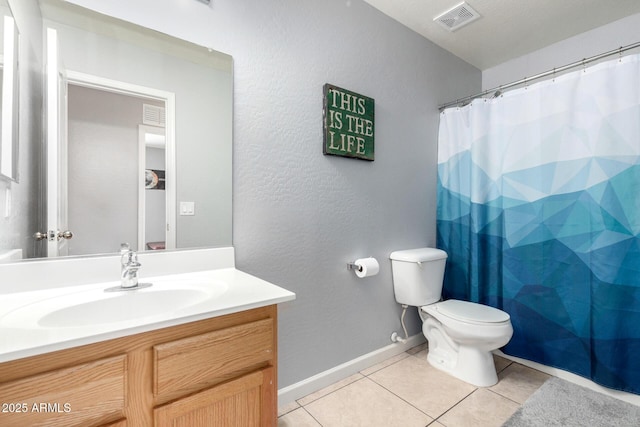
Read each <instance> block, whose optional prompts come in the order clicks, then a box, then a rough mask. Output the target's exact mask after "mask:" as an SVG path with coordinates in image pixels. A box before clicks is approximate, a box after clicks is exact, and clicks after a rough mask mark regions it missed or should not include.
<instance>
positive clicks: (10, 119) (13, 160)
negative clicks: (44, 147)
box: [0, 0, 20, 181]
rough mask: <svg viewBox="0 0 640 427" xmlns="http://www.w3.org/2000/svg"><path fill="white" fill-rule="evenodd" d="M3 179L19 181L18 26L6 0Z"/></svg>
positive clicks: (0, 71)
mask: <svg viewBox="0 0 640 427" xmlns="http://www.w3.org/2000/svg"><path fill="white" fill-rule="evenodd" d="M0 12H1V13H2V17H0V25H1V26H2V27H1V28H0V34H1V35H2V40H1V42H0V48H1V49H2V52H0V78H1V80H2V83H1V84H0V88H1V90H2V93H1V96H0V97H1V101H0V106H1V108H2V111H1V113H0V177H2V178H4V179H8V180H11V181H18V115H19V114H18V111H19V99H20V98H19V81H18V48H19V42H18V41H19V40H18V39H19V33H18V26H17V25H16V23H15V20H14V19H13V15H12V14H11V9H10V8H9V5H8V4H7V2H6V1H5V0H0Z"/></svg>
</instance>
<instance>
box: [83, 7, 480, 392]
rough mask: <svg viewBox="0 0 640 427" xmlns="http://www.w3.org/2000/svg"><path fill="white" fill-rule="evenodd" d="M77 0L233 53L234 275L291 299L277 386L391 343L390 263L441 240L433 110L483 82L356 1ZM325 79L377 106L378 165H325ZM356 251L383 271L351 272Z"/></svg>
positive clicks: (284, 311) (284, 309) (395, 309)
mask: <svg viewBox="0 0 640 427" xmlns="http://www.w3.org/2000/svg"><path fill="white" fill-rule="evenodd" d="M73 2H74V3H78V4H81V5H86V6H90V7H91V8H93V9H95V10H98V11H103V12H106V13H108V14H110V15H113V16H116V17H120V18H123V19H127V20H130V21H133V22H136V23H138V24H141V25H145V26H148V27H151V28H154V29H158V30H160V31H163V32H166V33H169V34H171V35H174V36H177V37H181V38H185V39H188V40H190V41H193V42H195V43H199V44H202V45H205V46H210V47H212V48H214V49H217V50H220V51H223V52H226V53H229V54H231V55H232V56H233V58H234V152H233V162H234V164H233V179H234V183H233V203H234V205H233V242H234V246H235V248H236V265H237V267H238V268H239V269H241V270H244V271H247V272H249V273H252V274H255V275H257V276H259V277H261V278H263V279H266V280H269V281H271V282H273V283H275V284H278V285H280V286H283V287H285V288H287V289H290V290H291V291H293V292H295V293H296V294H297V299H296V300H295V301H294V302H292V303H287V304H283V305H282V306H280V311H279V315H280V317H279V349H278V352H279V362H280V365H279V384H278V386H279V387H281V388H282V387H285V386H288V385H291V384H293V383H296V382H298V381H301V380H303V379H305V378H308V377H310V376H312V375H314V374H317V373H319V372H322V371H325V370H327V369H329V368H332V367H334V366H336V365H339V364H341V363H344V362H346V361H349V360H352V359H354V358H356V357H358V356H361V355H363V354H366V353H368V352H371V351H373V350H376V349H379V348H381V347H384V346H386V345H388V344H390V340H389V337H390V335H391V332H393V331H394V330H400V312H401V308H400V306H399V305H397V304H396V303H395V300H394V296H393V288H392V281H391V264H390V262H389V260H388V255H389V253H390V252H392V251H393V250H396V249H406V248H413V247H420V246H426V245H434V244H435V221H436V218H435V217H436V149H437V129H438V109H437V106H438V104H441V103H444V102H446V101H449V100H451V99H455V98H456V97H460V96H463V95H466V94H468V93H473V92H476V91H479V90H480V83H481V80H480V79H481V75H480V71H479V70H477V69H475V68H474V67H472V66H470V65H469V64H467V63H465V62H463V61H461V60H460V59H459V58H456V57H454V56H453V55H451V54H449V53H447V52H446V51H444V50H442V49H440V48H438V47H437V46H435V45H434V44H432V43H430V42H428V41H427V40H425V39H424V38H422V37H421V36H419V35H417V34H416V33H414V32H412V31H410V30H408V29H407V28H405V27H403V26H401V25H400V24H398V23H397V22H396V21H394V20H393V19H391V18H388V17H386V16H384V15H382V14H381V13H380V12H379V11H377V10H376V9H374V8H372V7H370V6H369V5H368V4H366V3H364V2H362V1H361V0H350V1H344V0H322V1H320V0H279V1H275V0H270V1H266V0H263V1H246V0H241V1H217V0H213V1H212V4H211V6H206V5H204V4H202V3H200V2H197V1H193V0H191V1H186V0H183V1H174V0H171V1H169V0H164V1H157V0H138V1H136V2H131V1H128V0H112V1H109V2H105V1H102V0H73ZM325 83H331V84H335V85H337V86H340V87H343V88H345V89H348V90H351V91H354V92H357V93H360V94H362V95H365V96H369V97H371V98H374V99H375V103H376V105H375V138H376V140H375V144H376V148H375V151H376V153H375V158H376V160H375V161H374V162H367V161H362V160H355V159H345V158H338V157H333V156H323V154H322V86H323V85H324V84H325ZM363 256H374V257H376V258H378V260H379V261H380V264H381V269H380V274H379V275H378V276H375V277H371V278H367V279H361V280H359V279H356V278H355V275H354V274H353V272H350V271H347V269H346V263H347V262H348V261H353V260H354V259H356V258H359V257H363ZM407 318H408V323H409V331H410V333H411V334H416V333H418V332H419V324H418V319H417V316H416V315H415V313H412V315H410V316H407Z"/></svg>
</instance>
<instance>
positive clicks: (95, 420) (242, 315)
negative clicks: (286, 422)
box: [0, 248, 295, 427]
mask: <svg viewBox="0 0 640 427" xmlns="http://www.w3.org/2000/svg"><path fill="white" fill-rule="evenodd" d="M233 257H234V254H233V248H216V249H204V250H193V251H179V252H173V253H172V252H162V253H145V254H140V261H141V263H142V265H143V266H144V267H142V269H141V273H142V272H144V270H143V269H144V268H145V267H147V270H148V273H147V274H144V275H142V276H141V278H140V280H141V281H142V282H149V283H152V286H150V287H148V288H144V289H139V290H134V291H126V292H122V293H112V292H105V291H104V289H106V288H108V287H111V286H113V285H114V284H117V283H118V282H117V281H109V280H105V278H108V277H109V275H110V273H111V272H112V271H113V272H116V276H117V268H118V264H117V257H96V258H85V259H77V258H75V259H74V258H72V259H66V260H57V261H56V262H51V261H35V262H29V263H19V264H12V265H5V266H0V274H2V275H3V278H8V280H9V281H15V282H18V281H19V282H20V283H21V284H22V287H21V289H0V294H1V295H0V296H1V297H2V301H3V305H2V307H0V331H1V332H2V341H1V342H0V405H2V406H1V407H0V425H2V426H21V427H22V426H29V425H47V426H118V427H122V426H136V427H137V426H189V427H194V426H212V425H243V426H245V425H246V426H272V425H276V423H277V304H280V303H284V302H286V301H291V300H293V299H294V298H295V294H293V293H291V292H289V291H287V290H285V289H282V288H280V287H278V286H275V285H273V284H271V283H268V282H266V281H264V280H261V279H258V278H256V277H254V276H251V275H249V274H246V273H243V272H241V271H239V270H237V269H235V267H234V265H233ZM65 264H67V265H65ZM27 267H29V268H27ZM39 270H40V271H39ZM44 270H47V271H49V272H50V273H51V274H48V275H46V274H45V275H42V272H43V271H44ZM64 270H66V271H67V272H68V273H67V276H68V280H64V279H60V278H59V277H60V275H59V274H58V273H60V272H61V271H64ZM25 275H26V277H25ZM36 276H38V277H40V278H41V279H40V280H30V279H34V278H35V277H36ZM43 277H45V278H46V277H50V278H52V279H51V280H50V281H49V280H46V279H44V280H43V279H42V278H43ZM62 277H64V275H62ZM25 278H26V280H25ZM87 281H88V282H90V283H87ZM45 282H50V283H45ZM114 295H115V296H114ZM129 301H132V304H133V305H131V306H130V305H128V304H130V302H129ZM167 301H170V302H169V303H167ZM118 307H123V309H122V310H119V309H118Z"/></svg>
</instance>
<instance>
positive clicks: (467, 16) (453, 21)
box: [433, 2, 480, 31]
mask: <svg viewBox="0 0 640 427" xmlns="http://www.w3.org/2000/svg"><path fill="white" fill-rule="evenodd" d="M478 18H480V14H479V13H478V12H476V11H475V10H473V9H472V8H471V6H469V5H468V4H467V3H466V2H462V3H460V4H459V5H457V6H454V7H453V8H451V9H449V10H447V11H446V12H444V13H443V14H441V15H438V16H436V17H435V18H433V20H434V21H435V22H437V23H438V24H440V25H442V26H443V27H444V28H446V29H447V30H449V31H455V30H457V29H458V28H460V27H464V26H465V25H467V24H470V23H471V22H473V21H475V20H476V19H478Z"/></svg>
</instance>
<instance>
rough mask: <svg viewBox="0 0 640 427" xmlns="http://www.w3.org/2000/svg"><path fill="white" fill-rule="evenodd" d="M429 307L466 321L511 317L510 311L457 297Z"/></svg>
mask: <svg viewBox="0 0 640 427" xmlns="http://www.w3.org/2000/svg"><path fill="white" fill-rule="evenodd" d="M427 307H430V308H431V309H435V310H436V311H437V312H438V313H439V314H440V315H442V316H446V317H449V318H452V319H455V320H459V321H461V322H466V323H474V324H492V323H504V322H508V321H509V320H510V319H511V317H510V316H509V314H508V313H505V312H504V311H502V310H498V309H497V308H493V307H489V306H488V305H482V304H476V303H473V302H468V301H460V300H455V299H450V300H447V301H442V302H438V303H436V304H431V305H430V306H427ZM425 308H426V307H425Z"/></svg>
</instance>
